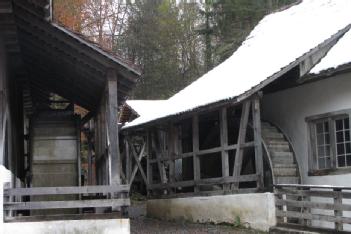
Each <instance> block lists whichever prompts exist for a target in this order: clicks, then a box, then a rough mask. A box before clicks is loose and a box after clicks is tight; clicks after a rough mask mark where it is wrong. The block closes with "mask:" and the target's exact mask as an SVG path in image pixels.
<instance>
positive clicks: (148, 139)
mask: <svg viewBox="0 0 351 234" xmlns="http://www.w3.org/2000/svg"><path fill="white" fill-rule="evenodd" d="M146 145H147V157H146V174H147V181H148V184H149V185H152V181H153V179H152V166H151V163H150V160H151V156H152V140H151V132H150V130H148V131H147V133H146ZM147 193H148V195H150V190H149V189H147Z"/></svg>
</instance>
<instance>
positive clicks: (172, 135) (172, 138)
mask: <svg viewBox="0 0 351 234" xmlns="http://www.w3.org/2000/svg"><path fill="white" fill-rule="evenodd" d="M168 133H169V134H168V159H169V160H168V165H169V181H170V183H174V182H175V163H174V155H175V151H176V144H177V138H176V129H175V127H174V126H173V124H170V125H169V128H168ZM170 192H171V193H173V189H172V188H171V189H170Z"/></svg>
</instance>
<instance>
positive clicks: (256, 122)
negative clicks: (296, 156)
mask: <svg viewBox="0 0 351 234" xmlns="http://www.w3.org/2000/svg"><path fill="white" fill-rule="evenodd" d="M252 119H253V130H254V141H255V163H256V174H257V176H258V179H257V187H258V189H259V190H262V189H263V188H264V181H263V153H262V138H261V136H262V135H261V109H260V99H259V97H258V96H256V97H255V98H254V99H253V100H252Z"/></svg>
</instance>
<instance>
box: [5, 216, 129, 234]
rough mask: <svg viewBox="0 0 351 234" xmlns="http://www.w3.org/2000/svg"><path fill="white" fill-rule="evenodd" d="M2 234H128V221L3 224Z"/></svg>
mask: <svg viewBox="0 0 351 234" xmlns="http://www.w3.org/2000/svg"><path fill="white" fill-rule="evenodd" d="M3 225H4V234H7V233H8V234H10V233H16V234H49V233H50V234H77V233H79V234H115V233H121V234H129V233H130V224H129V219H90V220H62V221H45V222H21V223H4V224H3Z"/></svg>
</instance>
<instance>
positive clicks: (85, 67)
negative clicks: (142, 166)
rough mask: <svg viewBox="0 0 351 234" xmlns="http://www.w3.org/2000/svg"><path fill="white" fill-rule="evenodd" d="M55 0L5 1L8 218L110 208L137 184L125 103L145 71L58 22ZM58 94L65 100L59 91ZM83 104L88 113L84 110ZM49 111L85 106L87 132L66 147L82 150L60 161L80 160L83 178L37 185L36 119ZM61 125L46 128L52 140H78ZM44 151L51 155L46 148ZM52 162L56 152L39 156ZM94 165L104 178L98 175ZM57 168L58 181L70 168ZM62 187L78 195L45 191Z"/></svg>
mask: <svg viewBox="0 0 351 234" xmlns="http://www.w3.org/2000/svg"><path fill="white" fill-rule="evenodd" d="M51 7H52V5H51V1H49V0H44V1H39V0H38V1H37V0H34V1H29V0H5V1H2V2H1V3H0V166H3V167H5V168H6V169H7V170H9V171H10V173H11V180H10V181H9V183H7V184H6V186H5V187H4V206H3V209H4V215H5V217H4V219H5V221H20V220H23V219H25V220H32V219H31V217H29V216H31V214H32V211H33V210H53V209H59V210H60V209H67V210H71V211H72V210H73V211H74V213H76V214H77V213H78V214H83V213H86V212H85V210H86V209H89V208H94V210H93V211H91V210H90V211H89V212H90V213H91V212H92V213H99V212H100V213H101V212H102V213H105V212H108V211H111V210H112V211H117V210H120V209H119V207H122V208H123V207H126V206H128V205H129V204H130V201H129V188H130V186H129V184H128V181H126V177H125V174H126V173H124V172H123V169H124V168H125V166H123V165H122V164H123V162H126V160H125V159H122V158H121V154H120V152H119V137H118V136H119V127H118V109H119V106H120V105H122V104H123V103H124V101H125V100H126V98H127V96H128V94H129V92H130V91H131V89H132V88H133V87H134V85H135V83H136V82H137V80H138V78H139V77H140V72H139V71H138V69H137V68H135V67H134V66H132V65H131V64H128V62H126V61H124V60H122V59H120V58H119V57H116V56H115V55H113V54H111V53H109V52H107V51H105V50H103V49H102V48H100V47H98V46H97V45H96V44H95V43H92V42H90V41H87V40H86V39H84V38H83V37H81V36H80V35H77V34H75V33H73V32H71V31H69V30H67V29H66V28H63V27H61V26H59V25H57V24H55V23H53V22H52V14H51V13H52V9H51ZM57 96H58V97H60V99H59V100H56V99H53V97H57ZM57 106H61V107H62V106H63V108H57ZM77 106H78V107H79V108H81V109H84V110H85V111H84V112H86V114H85V115H83V114H82V113H81V112H79V111H78V112H76V108H75V107H77ZM43 113H45V114H47V116H48V118H47V119H44V122H45V121H51V120H50V118H51V117H55V118H57V119H58V120H57V121H62V119H60V117H62V116H67V115H68V116H70V117H72V118H78V117H77V114H82V116H79V120H78V121H76V122H75V123H77V125H75V127H76V128H75V129H76V130H77V133H76V135H75V136H74V134H75V133H73V136H74V137H75V138H74V139H79V140H78V141H77V143H74V144H73V143H72V144H73V146H72V147H73V148H72V150H70V149H69V150H68V151H65V150H67V148H66V149H63V151H60V152H61V154H64V153H67V152H68V153H70V154H73V155H77V156H76V158H74V160H73V161H72V160H70V161H69V160H66V161H64V160H63V161H62V162H59V163H61V164H60V165H65V164H68V163H72V162H73V163H74V165H75V164H77V165H78V167H77V168H74V169H72V171H74V173H75V174H74V175H75V179H74V181H72V183H73V184H72V185H70V186H69V185H67V184H64V183H61V184H62V185H57V186H54V187H52V186H51V187H49V186H50V185H49V186H40V187H36V186H32V182H31V178H32V177H33V172H32V171H31V170H32V166H30V165H32V164H33V163H34V160H33V155H34V153H32V152H36V151H35V150H37V149H38V147H39V146H38V147H37V145H35V143H33V139H34V138H35V134H36V133H35V132H34V131H33V128H32V127H31V126H32V125H33V121H32V120H33V119H34V117H36V116H38V115H40V114H43ZM53 129H56V128H50V127H47V128H46V129H45V132H44V133H45V134H47V135H50V134H51V135H50V137H51V136H54V137H51V138H46V139H45V140H46V141H53V138H55V139H54V143H55V140H58V141H60V144H66V143H64V141H66V142H67V141H68V140H70V141H72V139H73V138H72V137H70V138H68V137H67V136H60V137H56V136H55V135H53V134H56V133H55V131H57V134H59V132H60V131H61V130H60V128H58V130H53ZM67 129H68V128H67ZM83 133H84V134H85V135H86V136H87V137H86V139H87V142H88V144H87V145H88V149H87V151H88V180H87V181H88V182H87V183H85V184H83V181H81V176H82V175H81V162H80V159H81V142H80V137H81V136H84V135H83ZM54 143H53V144H52V145H55V144H54ZM33 145H34V146H33ZM49 152H50V150H49ZM42 154H43V155H44V156H45V157H47V155H45V152H44V153H42ZM61 156H62V157H65V155H61ZM59 159H60V158H59ZM60 160H61V159H60ZM56 161H58V160H56ZM93 161H95V163H92V162H93ZM46 163H48V160H46V161H45V160H41V161H40V162H39V164H40V165H46ZM72 165H73V164H72ZM94 166H96V168H95V170H96V183H94V182H93V179H92V177H93V171H94V172H95V170H93V167H94ZM43 168H44V169H43V170H47V171H50V170H52V169H45V167H43ZM48 168H49V167H48ZM0 169H1V168H0ZM55 173H57V181H60V180H59V179H60V178H61V177H62V176H65V175H64V174H63V173H62V171H61V172H55ZM65 173H67V172H65ZM42 177H45V176H42ZM1 179H2V178H1ZM49 182H50V183H51V184H52V183H54V182H52V181H49ZM49 182H47V184H49ZM58 183H60V182H58ZM54 195H55V196H56V195H65V196H66V198H68V197H70V198H72V199H69V200H67V199H64V200H62V197H61V200H60V199H58V200H52V199H51V200H50V199H49V200H47V199H44V197H50V196H54ZM67 195H68V196H67ZM87 195H89V196H87ZM33 197H38V199H40V198H42V199H43V200H38V199H35V200H34V199H32V198H33ZM72 208H73V209H72ZM95 208H96V209H95ZM99 209H100V210H99ZM124 210H125V209H122V211H124ZM122 213H123V212H122ZM122 215H123V214H122ZM56 218H57V217H56ZM45 219H46V220H47V219H48V217H45Z"/></svg>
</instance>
